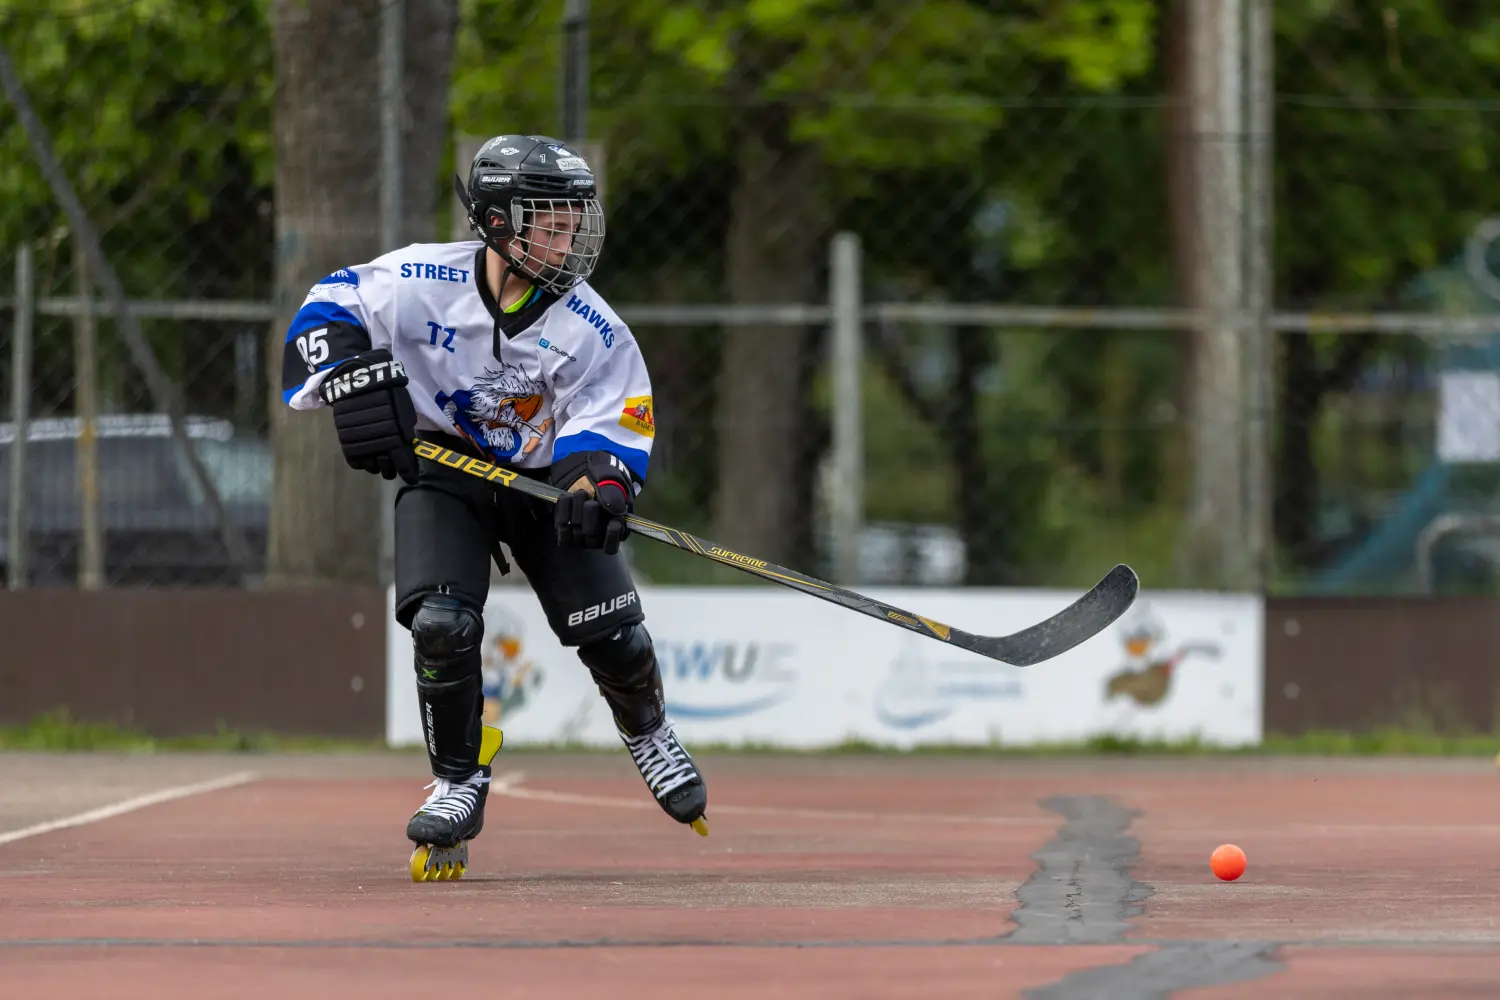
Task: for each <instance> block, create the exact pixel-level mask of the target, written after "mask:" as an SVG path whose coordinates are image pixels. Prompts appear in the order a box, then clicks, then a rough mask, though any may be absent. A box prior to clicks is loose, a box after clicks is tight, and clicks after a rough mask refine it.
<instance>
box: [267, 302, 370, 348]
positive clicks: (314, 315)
mask: <svg viewBox="0 0 1500 1000" xmlns="http://www.w3.org/2000/svg"><path fill="white" fill-rule="evenodd" d="M329 323H352V324H353V325H355V326H357V327H359V328H360V329H361V330H363V329H364V328H365V325H364V323H362V322H360V319H359V317H358V316H356V315H354V314H353V313H352V312H350V311H349V310H347V309H345V308H344V307H343V306H341V305H339V304H338V303H337V302H309V303H308V304H307V305H305V306H303V307H302V308H301V309H298V310H297V315H295V316H293V317H292V325H291V326H290V327H288V328H287V331H286V342H287V343H288V344H290V343H291V342H292V339H293V338H294V337H296V336H297V334H299V333H301V332H302V331H304V330H311V329H312V328H313V327H315V326H327V325H328V324H329Z"/></svg>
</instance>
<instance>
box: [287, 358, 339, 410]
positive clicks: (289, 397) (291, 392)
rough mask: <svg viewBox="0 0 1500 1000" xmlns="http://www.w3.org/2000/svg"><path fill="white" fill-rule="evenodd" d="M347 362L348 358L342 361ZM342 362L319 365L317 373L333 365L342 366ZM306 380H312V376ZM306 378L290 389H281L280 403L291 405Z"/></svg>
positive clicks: (305, 382)
mask: <svg viewBox="0 0 1500 1000" xmlns="http://www.w3.org/2000/svg"><path fill="white" fill-rule="evenodd" d="M348 360H349V359H348V358H345V359H344V361H348ZM344 361H330V362H328V364H326V365H319V366H318V372H323V371H327V370H328V369H330V368H332V367H333V366H334V365H341V364H343V363H344ZM318 372H313V375H316V374H317V373H318ZM307 378H312V375H309V376H307ZM307 378H305V379H303V380H302V381H301V382H298V383H297V384H296V385H294V386H292V387H291V388H290V389H283V390H282V393H281V401H282V402H283V403H291V401H292V397H293V396H295V395H297V393H299V392H301V391H302V387H303V386H305V385H307Z"/></svg>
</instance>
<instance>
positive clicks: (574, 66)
mask: <svg viewBox="0 0 1500 1000" xmlns="http://www.w3.org/2000/svg"><path fill="white" fill-rule="evenodd" d="M562 61H563V85H562V127H563V138H564V139H565V140H567V141H568V142H570V143H573V144H574V145H577V144H578V143H580V142H583V141H584V140H585V139H587V138H588V106H589V0H566V5H565V7H564V8H563V60H562Z"/></svg>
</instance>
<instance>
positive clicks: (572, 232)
mask: <svg viewBox="0 0 1500 1000" xmlns="http://www.w3.org/2000/svg"><path fill="white" fill-rule="evenodd" d="M454 182H455V184H457V186H458V196H459V198H460V199H461V200H462V201H463V202H464V204H466V205H467V206H468V208H469V228H471V229H473V230H474V232H475V233H477V234H478V235H479V238H480V239H481V240H483V241H484V244H485V246H487V247H489V248H490V249H491V250H494V251H495V252H496V253H498V254H499V255H500V256H501V257H502V258H504V259H505V262H506V270H508V271H515V272H516V273H518V274H520V275H522V276H524V277H525V278H527V279H528V280H530V281H533V282H535V283H536V284H537V285H539V286H541V287H542V288H545V289H546V290H547V291H550V292H553V293H556V294H558V295H561V294H562V293H563V292H565V291H567V290H568V289H570V288H572V287H573V286H574V285H576V284H578V283H579V282H580V281H583V280H584V279H585V278H587V277H588V276H589V275H590V274H592V273H593V271H594V265H595V264H597V263H598V261H599V252H600V251H601V250H602V249H603V248H604V209H603V208H602V207H601V206H600V204H599V196H598V190H597V189H596V188H595V186H594V172H593V171H592V170H590V169H589V165H588V163H587V162H586V161H585V160H584V158H583V157H582V156H581V155H579V153H578V152H577V151H576V150H574V149H573V148H572V147H570V146H568V145H567V144H566V143H563V142H561V141H559V140H557V139H552V138H549V137H548V136H545V135H497V136H496V137H495V138H493V139H491V140H489V141H488V142H486V143H485V144H484V145H483V146H481V147H480V148H479V152H478V153H477V154H476V155H475V156H474V162H473V164H472V165H471V166H470V167H469V184H468V189H467V190H465V188H464V184H463V181H462V180H460V179H459V178H457V177H455V178H454ZM563 236H566V237H567V238H568V239H567V241H566V243H564V241H563V240H562V239H561V237H563ZM537 244H540V246H538V245H537ZM549 246H550V247H551V248H552V249H553V250H559V249H562V248H563V246H566V248H567V257H566V258H564V260H563V261H562V262H561V263H552V262H551V261H549V260H548V259H547V251H548V248H549Z"/></svg>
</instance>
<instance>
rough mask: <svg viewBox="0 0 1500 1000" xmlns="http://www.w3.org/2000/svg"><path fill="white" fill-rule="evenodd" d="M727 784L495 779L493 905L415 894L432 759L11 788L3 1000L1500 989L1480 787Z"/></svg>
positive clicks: (174, 771)
mask: <svg viewBox="0 0 1500 1000" xmlns="http://www.w3.org/2000/svg"><path fill="white" fill-rule="evenodd" d="M699 762H700V765H701V766H702V768H703V770H704V772H705V775H706V777H707V779H708V782H709V796H710V806H709V814H708V815H709V821H710V824H711V830H712V832H711V835H710V836H709V837H708V838H706V839H704V838H700V837H698V836H696V835H694V834H693V833H692V832H691V831H689V830H688V829H687V828H686V827H682V826H679V825H677V824H676V823H674V822H672V821H671V820H669V819H668V818H667V817H666V816H665V814H663V813H662V812H661V811H660V809H659V808H658V807H657V806H656V804H655V803H654V802H652V801H651V800H650V799H649V797H648V796H647V793H646V790H645V787H644V785H643V784H642V782H641V780H640V777H639V776H638V775H637V774H636V772H635V770H634V768H633V767H632V766H631V764H630V761H629V758H628V757H627V756H626V755H625V753H624V751H623V749H622V750H621V751H620V753H618V754H609V755H590V754H578V755H559V754H542V753H536V752H514V751H502V753H501V756H500V757H499V758H498V759H497V760H496V778H495V783H494V785H493V786H492V791H491V795H490V799H489V807H488V811H487V820H486V828H485V831H484V833H483V834H482V835H481V837H480V838H479V840H477V841H476V842H475V844H474V845H473V849H472V855H471V862H470V870H469V874H468V875H467V876H466V877H465V878H464V879H462V880H461V881H458V882H451V883H447V882H445V883H426V884H413V883H412V882H411V880H410V877H409V876H408V874H407V870H406V864H407V857H408V855H409V853H410V845H409V844H408V843H407V842H406V840H405V838H404V836H403V830H404V827H405V821H406V817H407V816H408V815H409V814H410V813H411V811H412V809H414V808H415V807H416V805H417V804H418V803H420V802H421V800H422V799H423V798H424V797H425V792H423V790H422V785H423V784H424V783H425V782H426V781H427V780H428V777H427V774H426V760H425V758H423V757H421V756H419V755H416V754H398V753H392V754H369V755H318V756H308V757H298V756H281V755H257V754H235V755H198V754H175V753H174V754H162V755H142V756H131V755H111V754H79V755H63V754H56V755H52V754H4V755H0V995H5V996H17V997H49V998H52V997H88V998H90V1000H95V998H97V997H100V996H109V997H116V998H119V997H171V996H182V997H276V998H278V1000H301V998H303V997H306V998H312V997H326V996H358V997H360V998H362V1000H367V998H373V997H402V998H410V997H412V996H419V995H421V996H427V995H442V994H443V993H445V992H447V991H450V990H464V991H465V992H466V994H467V995H474V994H473V993H472V992H469V991H472V990H475V989H478V990H479V991H480V994H479V995H490V994H492V995H494V996H503V997H507V998H529V997H584V996H608V997H610V998H612V1000H631V998H635V997H641V998H645V997H652V998H663V997H694V998H704V1000H707V998H715V997H725V998H739V997H744V998H751V997H754V998H756V1000H762V998H765V997H772V996H775V997H916V996H924V997H926V996H931V997H938V996H941V997H986V998H999V997H1027V998H1048V1000H1055V998H1071V997H1080V998H1094V997H1099V998H1104V997H1108V998H1112V1000H1116V998H1136V997H1166V996H1171V997H1190V998H1202V1000H1208V998H1225V1000H1227V998H1252V997H1269V996H1275V997H1278V998H1282V997H1319V998H1326V997H1361V998H1367V997H1423V998H1437V997H1479V996H1494V995H1495V993H1496V991H1497V988H1500V987H1497V985H1496V984H1497V983H1500V905H1496V902H1495V901H1496V900H1497V899H1500V868H1497V866H1496V865H1495V864H1493V863H1492V860H1491V859H1492V857H1493V854H1494V845H1495V844H1496V843H1497V842H1500V794H1497V792H1500V785H1497V782H1500V775H1497V774H1496V772H1495V769H1494V767H1493V766H1492V765H1491V764H1490V762H1488V761H1470V760H1447V761H1443V760H1430V761H1402V760H1388V759H1380V760H1373V759H1372V760H1324V761H1310V760H1280V759H1268V758H1199V759H1162V760H1136V759H1103V760H1088V759H1068V760H1037V759H1030V758H1027V759H1015V758H1004V757H988V758H986V757H981V756H958V755H954V756H944V755H932V756H914V757H897V756H882V755H871V756H855V755H831V756H825V757H796V756H712V755H705V756H703V757H701V758H700V761H699ZM1224 842H1232V843H1236V844H1238V845H1240V846H1241V847H1242V848H1244V850H1245V852H1246V853H1247V855H1248V856H1249V862H1250V864H1249V870H1248V871H1247V872H1246V874H1245V876H1244V877H1243V878H1242V879H1240V880H1239V881H1238V882H1234V883H1223V882H1220V881H1218V880H1217V879H1215V878H1214V877H1213V875H1212V873H1211V872H1210V871H1209V869H1208V857H1209V854H1210V852H1211V851H1212V850H1213V849H1214V847H1216V846H1217V845H1219V844H1221V843H1224Z"/></svg>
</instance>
